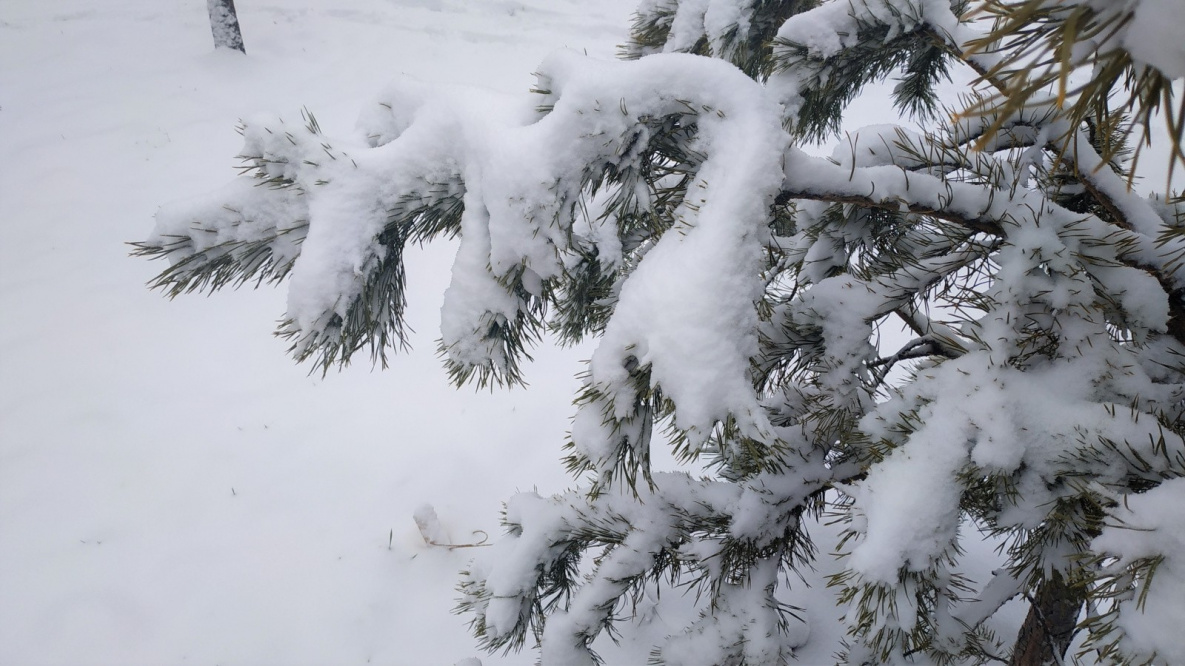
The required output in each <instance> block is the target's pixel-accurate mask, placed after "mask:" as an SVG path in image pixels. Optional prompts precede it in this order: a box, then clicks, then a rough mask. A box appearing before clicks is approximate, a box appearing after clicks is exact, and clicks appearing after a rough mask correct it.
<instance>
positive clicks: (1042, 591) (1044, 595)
mask: <svg viewBox="0 0 1185 666" xmlns="http://www.w3.org/2000/svg"><path fill="white" fill-rule="evenodd" d="M1082 601H1083V600H1082V598H1081V596H1080V594H1079V593H1078V591H1077V590H1075V589H1073V588H1071V587H1070V586H1069V585H1067V584H1066V581H1065V579H1064V578H1062V575H1061V574H1060V573H1057V572H1056V571H1055V572H1054V573H1053V576H1052V577H1051V578H1048V579H1046V581H1045V582H1044V583H1042V585H1041V587H1040V588H1039V589H1038V590H1037V596H1036V598H1035V599H1033V600H1032V605H1031V606H1029V614H1028V616H1027V617H1025V623H1024V624H1023V625H1021V627H1020V632H1019V633H1018V634H1017V635H1016V645H1015V646H1014V647H1013V649H1012V661H1010V662H1009V664H1011V666H1048V665H1049V664H1061V663H1062V658H1063V657H1064V656H1065V654H1066V648H1068V647H1070V641H1071V640H1073V638H1074V627H1075V626H1076V625H1077V623H1078V612H1079V610H1081V608H1082Z"/></svg>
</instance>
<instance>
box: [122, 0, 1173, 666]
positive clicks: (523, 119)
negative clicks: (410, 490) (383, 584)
mask: <svg viewBox="0 0 1185 666" xmlns="http://www.w3.org/2000/svg"><path fill="white" fill-rule="evenodd" d="M1182 12H1183V10H1182V5H1181V3H1180V2H1174V1H1173V0H1124V1H1122V2H1111V1H1105V0H1063V1H1061V2H1056V3H1055V2H1048V1H1045V0H1016V1H1007V0H988V1H986V2H968V1H967V0H953V1H952V0H830V1H823V2H818V1H811V0H645V1H644V2H643V4H642V6H641V7H640V8H639V10H638V13H637V15H636V19H635V23H634V26H633V33H632V35H633V36H632V40H631V41H630V42H629V43H628V44H627V45H625V47H624V49H623V55H624V59H623V60H622V61H619V62H599V61H594V60H590V59H588V58H586V57H583V56H579V55H576V54H572V53H559V54H556V55H554V56H552V57H551V58H549V59H548V60H547V61H545V62H544V63H543V64H542V65H541V67H540V69H539V74H538V84H537V87H536V89H535V90H533V91H532V92H531V103H530V105H524V104H523V103H522V101H523V100H522V99H521V98H510V99H503V98H501V97H497V96H494V95H492V94H489V93H483V92H465V91H458V90H453V89H442V88H438V87H433V86H428V85H424V84H419V83H415V82H411V81H403V82H400V83H398V84H396V85H394V86H393V87H392V88H390V89H389V90H387V91H385V92H384V93H383V94H382V95H381V96H380V98H379V99H378V100H376V101H375V102H374V103H372V104H370V105H369V106H368V107H367V108H366V110H365V111H364V113H363V115H362V120H361V122H360V127H361V128H362V130H363V132H362V134H363V136H361V137H358V138H351V137H349V136H346V137H343V138H340V139H339V138H331V137H330V136H329V135H327V134H325V133H323V132H322V129H321V128H320V127H319V126H318V124H317V122H316V120H315V118H313V116H312V115H311V114H308V113H305V114H304V117H303V118H302V120H301V121H300V122H286V121H284V120H281V119H280V118H276V117H263V118H257V119H253V120H251V121H249V122H246V123H244V124H243V125H242V127H241V128H240V131H241V133H242V134H243V137H244V140H245V144H244V149H243V152H242V159H243V173H242V175H241V177H240V178H238V179H236V180H235V181H233V182H232V183H231V184H229V185H228V186H227V187H226V188H225V189H223V190H222V191H220V192H217V193H216V194H214V195H210V196H208V197H206V198H203V199H198V200H194V201H190V202H187V203H183V204H175V205H171V206H168V207H166V208H164V209H162V210H161V211H160V213H159V214H158V216H157V226H156V230H155V231H154V232H153V234H152V236H151V237H150V238H148V239H147V240H145V241H143V242H141V243H138V244H136V245H137V252H138V253H139V254H141V255H143V256H148V257H163V258H167V259H168V260H169V262H170V266H169V268H167V269H166V270H165V271H164V272H163V273H162V274H161V275H160V276H159V277H158V278H157V279H156V280H155V282H154V283H153V286H154V287H157V288H160V289H163V290H164V291H165V292H166V293H168V294H169V295H176V294H179V293H184V292H192V291H204V290H216V289H218V288H220V287H223V286H226V285H236V286H237V285H240V284H243V283H247V282H252V283H255V284H260V283H263V282H268V283H279V282H282V281H284V280H285V279H287V284H288V311H287V314H286V315H285V318H284V320H283V323H282V324H281V326H280V329H279V332H278V333H279V334H280V335H282V336H284V337H285V338H287V339H288V340H290V341H291V343H292V347H291V351H292V353H293V354H294V356H295V357H296V358H297V359H299V360H310V361H312V362H313V363H315V364H317V366H318V367H320V368H321V369H323V370H327V369H329V368H330V367H332V366H334V365H341V364H345V363H348V362H349V361H350V360H351V359H352V358H353V355H354V354H355V353H357V352H359V351H361V350H363V349H366V350H367V351H369V353H370V355H371V356H372V359H373V360H375V361H377V362H382V361H383V359H384V358H385V353H386V351H387V350H388V349H390V348H392V347H398V346H400V345H401V344H402V343H403V341H404V322H403V310H404V288H405V285H404V273H403V266H402V253H403V250H404V248H405V247H407V244H408V243H425V242H429V241H431V240H433V239H436V238H440V237H445V238H457V239H458V240H459V250H458V254H457V258H456V263H455V265H454V266H453V278H452V284H451V286H450V288H449V290H448V292H447V293H446V296H445V303H444V306H443V309H442V322H441V339H440V350H441V353H442V355H443V357H444V359H445V365H446V368H447V371H448V372H449V374H450V375H451V377H452V378H453V379H454V380H455V381H456V382H457V383H458V384H464V383H467V382H476V383H477V384H479V385H486V384H497V385H507V384H516V383H520V382H522V381H523V377H524V372H525V368H524V365H523V362H524V361H525V360H527V359H529V355H528V354H529V350H530V348H531V346H532V345H534V344H536V343H537V342H538V341H539V340H540V338H541V337H542V336H543V335H544V334H545V333H548V332H550V333H551V334H553V335H555V336H556V337H557V338H558V339H559V340H560V341H562V342H574V341H579V340H582V339H585V338H593V339H595V340H596V341H597V346H596V350H595V352H594V353H593V356H592V358H591V360H590V362H589V364H588V367H587V368H586V369H585V370H584V374H583V377H584V384H583V388H582V389H581V391H580V393H579V395H577V396H576V397H575V403H576V414H575V417H574V421H573V424H572V430H571V438H570V440H569V441H568V442H567V443H566V444H565V449H564V450H565V455H566V458H565V461H566V463H567V465H568V467H569V469H570V470H571V471H572V473H573V474H574V476H575V478H576V479H577V482H578V486H577V488H576V489H574V490H570V491H567V492H565V493H562V494H559V495H554V496H550V497H546V496H540V495H537V494H534V493H523V494H520V495H517V496H515V497H513V498H511V499H510V500H509V502H508V503H507V505H506V511H505V527H506V534H505V535H504V536H503V537H502V538H501V539H500V540H499V541H498V542H497V543H496V544H495V545H494V546H493V547H492V548H490V549H488V551H486V552H484V553H482V554H481V555H480V556H479V557H478V558H477V559H475V560H474V562H473V564H472V566H471V567H470V568H469V569H468V571H466V572H464V574H463V578H462V581H461V583H460V591H461V594H462V599H461V601H460V610H461V611H462V612H464V613H466V614H468V616H469V617H470V619H471V622H472V624H471V626H472V627H473V629H474V632H475V634H476V636H477V638H478V639H479V641H480V643H481V644H482V645H483V646H484V647H486V648H488V649H490V650H501V649H518V648H521V647H523V646H525V645H529V646H532V647H533V646H534V645H536V643H538V645H539V646H540V649H541V656H542V660H543V662H544V663H545V664H593V663H596V662H597V661H598V659H599V657H598V656H597V654H596V653H595V651H594V650H593V648H592V643H593V641H594V639H596V638H597V637H598V636H600V635H602V634H603V633H606V632H608V633H610V634H611V635H613V634H615V633H616V632H619V631H629V630H630V629H629V627H630V626H631V616H632V614H633V613H632V609H634V608H637V604H638V602H639V600H642V599H644V598H645V597H646V595H647V594H650V593H651V592H653V591H654V590H655V589H664V588H667V587H669V586H672V585H674V586H685V587H687V588H689V589H690V590H692V591H694V594H693V595H691V597H694V598H695V599H696V600H697V603H698V604H699V606H700V610H701V611H702V612H701V613H700V614H699V617H698V619H696V620H695V621H694V622H692V623H690V624H689V626H686V627H685V628H683V629H682V630H679V631H675V632H673V633H672V635H670V636H668V637H666V638H665V639H664V640H663V641H662V642H660V643H659V644H657V645H655V646H654V651H653V659H654V661H655V662H656V663H665V664H707V663H712V664H783V663H790V662H792V661H793V660H794V655H795V652H796V650H799V649H801V648H802V647H803V646H804V645H805V644H806V641H809V640H810V638H809V632H807V631H804V630H803V625H804V623H808V624H809V623H810V622H812V621H815V622H820V621H825V620H820V619H818V618H827V617H831V614H828V613H824V612H822V611H824V610H833V609H817V608H798V609H796V608H794V607H792V606H791V601H788V600H791V599H793V594H794V591H795V589H796V587H800V586H802V585H803V584H804V583H803V581H804V580H809V579H812V578H814V577H815V574H814V573H813V571H814V570H815V569H820V570H826V571H834V572H836V573H834V574H833V575H830V576H829V579H828V580H827V581H826V583H827V584H828V585H829V586H830V589H831V590H832V591H834V602H835V603H836V604H838V605H839V607H840V609H841V613H842V615H843V618H844V622H845V623H846V638H845V640H844V641H843V643H842V644H841V645H836V646H835V649H836V650H837V653H836V655H835V659H836V660H837V661H841V662H844V663H926V664H928V663H938V664H947V663H950V664H964V663H967V664H971V663H989V662H999V661H1010V662H1011V663H1016V664H1043V663H1062V662H1063V661H1067V662H1068V661H1073V660H1080V661H1082V662H1084V663H1122V664H1143V663H1153V662H1163V663H1185V638H1183V636H1182V633H1181V631H1180V627H1182V626H1185V602H1183V601H1182V599H1185V555H1183V554H1182V553H1185V542H1183V541H1182V539H1185V536H1183V535H1185V518H1182V515H1183V514H1182V513H1181V512H1180V510H1179V507H1180V506H1183V505H1185V440H1183V439H1182V437H1183V435H1185V297H1183V295H1185V204H1183V203H1182V202H1181V201H1180V200H1179V199H1174V198H1173V196H1174V195H1173V193H1171V192H1162V193H1161V194H1158V195H1154V196H1151V197H1148V198H1145V197H1142V196H1139V195H1137V194H1136V193H1135V192H1134V191H1133V190H1132V189H1130V188H1129V185H1130V183H1132V181H1133V177H1134V176H1135V174H1134V168H1135V164H1136V163H1135V161H1134V160H1133V159H1131V157H1132V156H1131V153H1130V152H1128V150H1127V146H1129V145H1130V144H1132V143H1138V141H1137V140H1145V139H1147V138H1148V137H1149V136H1153V135H1152V134H1145V132H1143V131H1139V130H1140V129H1141V128H1144V129H1145V130H1146V128H1147V127H1148V126H1149V124H1150V123H1151V122H1153V121H1155V118H1157V117H1159V116H1166V117H1168V118H1169V119H1170V120H1169V125H1170V131H1169V135H1168V136H1169V138H1168V139H1167V141H1168V142H1170V143H1171V144H1172V148H1173V150H1174V152H1172V157H1171V160H1172V162H1171V163H1172V164H1181V163H1185V159H1183V158H1182V153H1181V141H1180V139H1181V125H1182V122H1183V118H1182V115H1181V114H1182V109H1185V107H1183V106H1180V105H1179V103H1178V100H1177V99H1176V97H1175V95H1176V94H1177V93H1175V92H1174V89H1173V82H1174V81H1177V83H1178V86H1179V82H1180V81H1179V80H1180V79H1181V78H1182V77H1183V76H1185V52H1183V51H1182V50H1181V49H1180V48H1179V46H1177V45H1178V44H1179V43H1180V42H1179V39H1178V38H1177V37H1176V36H1175V35H1173V34H1172V31H1171V30H1169V31H1168V32H1167V33H1166V32H1165V30H1166V29H1167V28H1166V27H1165V26H1175V27H1177V28H1179V27H1180V26H1181V25H1182V23H1183V22H1182V20H1181V18H1182ZM1148 30H1152V31H1154V32H1155V31H1159V32H1156V33H1155V34H1153V35H1152V36H1151V37H1153V38H1154V37H1156V35H1161V36H1164V35H1166V34H1167V35H1168V38H1167V39H1168V41H1162V42H1160V43H1157V42H1156V41H1155V39H1150V37H1149V33H1148V32H1147V31H1148ZM964 69H965V70H968V71H971V72H974V73H976V74H977V75H978V82H977V83H976V84H975V86H974V87H973V89H969V90H967V91H966V95H965V96H963V97H961V98H953V99H947V98H943V97H941V96H940V90H941V89H942V88H941V85H942V84H943V83H944V82H945V81H946V80H947V79H948V77H949V76H950V75H951V73H952V72H956V71H959V70H964ZM1092 74H1093V76H1092ZM884 80H890V81H895V82H896V83H895V87H894V89H893V95H894V101H895V103H896V105H897V107H898V110H899V112H900V113H901V114H902V115H903V116H904V117H906V118H907V119H909V122H910V127H909V128H907V127H903V126H895V125H879V126H875V127H871V128H866V129H863V130H860V131H859V132H854V133H852V134H851V135H849V136H847V138H846V141H845V142H844V143H843V144H842V146H841V147H840V148H839V149H838V150H837V151H836V152H835V153H834V154H833V156H832V158H831V159H826V158H821V157H813V156H811V155H809V154H808V153H807V152H804V151H803V150H802V146H803V145H804V144H806V143H808V142H811V141H814V140H817V139H821V138H826V137H829V136H831V135H832V134H833V133H834V132H835V131H837V130H838V128H839V127H840V122H841V120H842V118H843V114H844V111H845V109H846V108H847V105H848V104H849V103H850V102H851V101H852V100H853V99H855V98H857V97H858V96H859V95H860V94H861V92H862V90H863V89H864V88H865V86H867V85H869V84H871V83H875V82H880V81H884ZM1178 89H1179V87H1178ZM1158 114H1159V116H1158ZM1133 130H1135V131H1133ZM1141 145H1142V144H1141ZM1144 163H1145V164H1147V160H1145V161H1144ZM898 328H903V329H904V330H906V331H908V333H909V335H908V337H906V338H905V339H904V340H901V341H899V342H894V338H893V337H892V336H889V335H885V336H882V335H881V333H882V332H885V331H890V330H895V329H898ZM659 446H671V447H673V450H674V452H675V454H676V455H677V456H678V457H679V458H680V459H682V460H684V461H686V462H687V463H688V464H689V468H688V469H689V470H694V472H693V471H660V470H656V469H652V468H651V464H650V460H651V452H652V450H653V447H659ZM822 516H827V517H828V518H827V519H829V520H831V521H834V522H835V523H837V524H838V526H839V529H840V538H839V540H838V543H830V542H828V543H820V542H819V541H818V539H817V535H818V534H820V533H825V532H827V530H826V529H824V528H823V525H822V523H823V519H822V518H821V517H822ZM813 535H816V536H813ZM983 539H993V540H994V541H995V543H998V544H1000V552H999V558H1000V561H999V563H998V567H997V568H996V569H995V572H994V574H992V575H990V576H989V577H987V578H986V579H984V578H982V577H981V578H979V579H976V578H972V577H971V576H969V575H968V573H967V568H966V567H965V566H964V561H963V560H964V552H965V550H966V546H967V545H968V544H969V543H971V542H980V541H982V540H983ZM832 550H836V552H835V553H833V552H832ZM837 557H838V559H836V558H837ZM691 597H688V598H691ZM1010 600H1021V601H1022V602H1023V603H1026V604H1028V607H1029V611H1028V617H1027V619H1026V620H1025V621H1024V622H1023V624H1022V625H1021V626H1020V627H1019V631H1018V633H1017V634H1016V635H1000V634H999V633H998V632H996V631H993V630H992V629H991V627H994V626H997V625H996V624H993V622H992V619H993V617H994V616H996V615H997V613H998V612H999V611H1000V609H1001V607H1003V606H1004V605H1005V603H1006V602H1008V601H1010ZM1013 626H1015V624H1014V625H1013Z"/></svg>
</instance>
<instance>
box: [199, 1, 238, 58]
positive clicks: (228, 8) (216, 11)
mask: <svg viewBox="0 0 1185 666" xmlns="http://www.w3.org/2000/svg"><path fill="white" fill-rule="evenodd" d="M206 7H207V9H209V10H210V32H212V33H214V48H219V49H234V50H236V51H238V52H240V53H246V52H247V49H245V48H243V33H242V31H241V30H239V15H238V13H237V12H236V11H235V0H206Z"/></svg>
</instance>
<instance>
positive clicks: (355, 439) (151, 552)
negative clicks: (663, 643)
mask: <svg viewBox="0 0 1185 666" xmlns="http://www.w3.org/2000/svg"><path fill="white" fill-rule="evenodd" d="M238 6H239V12H240V19H241V22H242V25H243V32H244V39H245V41H246V47H247V51H248V56H247V57H243V56H241V55H239V54H237V53H230V52H214V50H213V48H212V41H211V37H210V32H209V25H208V22H207V16H206V6H205V2H203V1H202V0H106V1H104V2H101V3H100V2H94V1H93V0H53V1H46V0H4V1H3V2H0V224H2V225H3V226H2V229H3V232H4V238H3V241H2V242H0V312H2V313H3V314H2V315H0V663H2V664H14V665H25V664H121V665H124V664H154V665H161V664H180V663H192V664H225V665H230V664H250V665H262V664H355V663H357V664H363V663H376V664H377V663H382V664H452V663H455V662H457V661H459V660H461V659H464V658H466V657H471V656H476V655H477V654H478V653H477V650H476V648H475V647H474V642H473V640H472V638H471V637H470V636H469V635H468V633H467V631H466V628H465V625H464V619H463V618H460V617H457V616H454V615H452V614H450V612H449V611H450V609H451V606H452V604H453V599H454V597H455V593H454V591H453V586H454V585H455V583H456V580H457V571H458V570H459V569H461V568H462V567H463V566H464V564H465V562H466V560H467V559H468V556H469V555H468V553H467V552H466V551H465V550H457V551H453V552H449V551H446V550H443V549H429V548H427V547H425V545H424V544H423V542H422V540H421V538H420V536H419V533H418V531H417V529H416V526H415V524H414V522H413V521H412V515H413V512H414V511H415V509H416V508H417V507H418V506H419V505H420V504H422V503H430V504H432V505H433V506H435V508H436V511H437V513H438V514H439V516H440V519H441V521H442V522H443V524H444V526H445V528H446V529H447V530H449V532H450V533H451V536H452V538H453V539H455V540H457V541H468V540H471V539H472V538H473V537H472V536H471V532H472V531H473V530H476V529H483V530H486V531H488V532H490V533H491V535H495V534H496V533H497V531H498V530H497V517H498V509H499V505H500V502H501V501H502V500H504V499H506V498H507V497H509V496H510V495H511V494H513V493H514V492H515V491H516V490H519V489H530V488H531V487H532V486H533V485H535V484H538V485H539V488H540V490H541V491H546V492H551V491H556V490H561V489H563V488H564V487H566V486H567V485H568V484H569V483H570V480H569V479H568V478H567V476H566V475H565V474H564V472H563V470H562V468H561V466H560V464H559V460H558V458H559V444H560V443H561V442H562V439H563V434H564V432H565V430H566V429H567V427H568V418H569V416H570V413H571V407H570V399H571V395H572V393H573V391H574V389H575V386H576V383H575V380H574V379H573V375H574V373H575V372H576V371H577V370H578V369H579V366H578V361H579V359H580V358H582V357H585V356H587V350H568V351H556V350H555V349H554V348H550V347H543V348H541V349H540V350H539V351H538V353H537V354H536V357H537V359H538V360H537V362H536V363H535V364H534V365H533V367H532V368H531V369H530V370H529V375H528V376H529V379H530V381H531V383H532V387H531V390H530V391H529V392H528V391H524V390H521V389H520V390H516V391H510V392H506V391H499V392H496V393H493V394H491V393H489V392H483V393H476V394H475V393H474V392H473V391H472V390H470V389H466V390H462V391H455V390H454V389H452V388H451V387H450V386H449V385H448V384H447V381H446V377H445V374H444V372H443V370H442V369H441V367H440V364H439V361H438V360H437V359H436V358H435V354H434V351H435V344H434V340H435V339H436V338H437V337H438V333H437V331H438V328H439V308H440V301H441V294H442V292H443V291H444V288H445V286H446V283H447V280H448V268H449V265H450V264H451V261H452V256H453V253H454V252H455V247H454V246H450V245H448V244H444V243H441V244H438V245H435V246H432V247H429V248H427V249H426V250H424V251H422V252H414V253H412V256H411V257H409V263H410V272H411V275H410V283H411V288H410V296H411V299H412V303H411V311H410V321H411V323H412V325H413V326H414V327H415V329H416V331H417V334H416V335H415V336H414V339H413V342H414V345H415V349H414V351H413V352H412V353H410V354H407V355H401V356H395V357H393V358H392V364H391V367H390V368H389V369H388V370H387V371H385V372H380V371H377V370H375V371H372V370H371V369H370V367H369V366H368V365H367V364H366V363H360V364H357V365H355V366H353V367H351V368H349V369H348V370H347V371H345V372H341V373H337V372H333V373H331V374H330V375H329V376H327V377H325V378H324V379H322V378H321V377H320V376H309V375H308V374H307V372H308V368H307V367H298V366H296V365H295V364H293V362H292V361H291V360H290V358H289V357H288V356H287V355H286V354H285V349H286V345H285V343H283V342H282V341H280V340H277V339H274V338H272V337H271V335H270V333H271V331H272V330H273V328H274V324H275V320H276V319H277V318H278V317H279V316H280V315H282V314H283V311H284V303H283V294H282V292H281V291H276V290H271V289H266V288H265V289H262V290H260V291H252V290H249V289H245V290H242V291H239V292H228V293H221V294H217V295H215V296H213V297H211V298H206V297H204V296H200V295H192V296H187V297H181V298H178V299H177V300H176V301H173V302H169V301H167V300H166V299H164V298H162V297H161V295H160V294H157V293H152V292H149V291H148V290H147V289H145V287H144V283H145V282H146V281H147V280H148V279H149V278H151V277H152V276H153V275H155V274H156V273H157V272H159V271H160V270H161V269H162V268H164V265H163V264H162V263H159V262H157V263H149V262H146V261H143V260H138V259H132V258H129V257H128V251H129V249H130V248H129V247H128V246H127V245H125V242H127V241H134V240H140V239H142V238H144V237H145V236H146V235H147V234H148V232H149V231H150V230H151V228H152V217H153V214H154V212H155V210H156V209H157V207H158V206H160V205H161V204H163V203H166V202H169V201H173V200H177V199H180V198H184V197H188V196H193V195H196V194H200V193H203V192H206V191H208V190H211V189H213V188H215V187H218V186H219V185H221V184H223V183H224V182H226V181H228V180H230V179H231V178H232V177H233V176H234V174H235V172H234V171H233V170H232V167H233V166H234V165H235V164H236V161H235V160H234V159H233V156H234V155H235V153H236V152H237V150H238V149H239V147H240V144H241V140H240V138H239V137H238V136H237V135H236V134H235V132H234V129H233V128H234V125H235V123H236V120H237V119H238V118H240V117H245V116H248V115H250V114H253V113H256V112H258V111H274V112H278V113H280V114H283V115H285V116H287V115H288V114H291V115H292V116H294V117H295V116H297V115H298V114H299V111H300V109H301V107H302V106H307V107H308V108H309V109H310V110H312V111H313V112H314V113H316V114H317V117H318V119H319V121H320V123H321V125H322V126H323V127H324V128H326V130H327V131H330V132H336V133H339V134H340V133H342V132H347V131H349V130H350V129H351V128H352V127H353V124H354V120H355V118H356V116H357V114H358V112H359V110H360V109H361V108H362V106H363V104H364V103H366V102H368V101H369V100H371V99H373V97H374V96H375V95H376V94H377V93H378V92H379V91H380V90H381V89H382V88H383V87H384V85H385V84H386V83H387V82H388V81H389V80H391V79H392V78H394V77H396V76H398V75H399V74H400V73H407V74H410V75H412V76H415V77H416V78H419V79H422V80H425V81H431V82H447V83H464V84H474V85H484V86H488V87H492V88H496V89H499V90H504V91H511V92H513V91H525V90H527V89H528V88H529V87H530V86H531V84H532V83H533V77H532V76H531V72H532V70H533V68H534V67H535V65H537V64H538V63H539V61H541V60H542V59H543V58H544V57H545V56H546V55H547V54H548V53H549V52H551V51H553V50H554V49H556V48H562V47H568V48H573V49H579V50H587V51H588V53H590V54H594V55H596V54H600V55H603V56H605V57H610V56H612V55H613V53H614V52H615V47H616V45H617V44H619V43H620V42H622V41H623V40H624V37H625V34H626V30H627V28H628V24H629V14H630V12H631V11H632V8H633V0H609V1H604V2H597V3H585V2H580V1H579V0H522V1H511V0H334V1H333V2H325V1H323V0H240V2H239V3H238ZM642 654H644V653H642ZM482 658H483V661H484V662H485V663H486V664H490V663H501V661H500V660H499V659H496V658H490V657H487V656H484V655H483V656H482ZM639 658H640V655H639ZM533 659H534V657H533V655H531V654H529V653H527V654H524V655H519V656H517V657H514V658H511V659H509V660H507V661H508V662H513V663H531V661H533Z"/></svg>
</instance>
